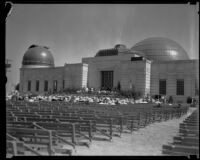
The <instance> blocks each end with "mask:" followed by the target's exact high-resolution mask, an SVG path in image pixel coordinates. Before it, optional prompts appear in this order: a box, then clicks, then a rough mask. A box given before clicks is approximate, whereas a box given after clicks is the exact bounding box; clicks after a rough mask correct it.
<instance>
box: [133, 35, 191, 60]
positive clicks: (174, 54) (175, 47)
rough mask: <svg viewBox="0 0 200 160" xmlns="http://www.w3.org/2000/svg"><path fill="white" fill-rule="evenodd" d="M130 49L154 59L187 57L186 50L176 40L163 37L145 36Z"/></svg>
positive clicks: (181, 58)
mask: <svg viewBox="0 0 200 160" xmlns="http://www.w3.org/2000/svg"><path fill="white" fill-rule="evenodd" d="M131 50H132V51H138V52H139V55H140V56H144V57H146V58H147V59H150V60H154V61H171V60H188V59H189V57H188V54H187V52H186V51H185V50H184V49H183V48H182V47H181V46H180V45H179V44H178V43H177V42H175V41H173V40H171V39H168V38H163V37H153V38H147V39H145V40H143V41H141V42H139V43H136V44H135V45H134V46H133V47H132V48H131Z"/></svg>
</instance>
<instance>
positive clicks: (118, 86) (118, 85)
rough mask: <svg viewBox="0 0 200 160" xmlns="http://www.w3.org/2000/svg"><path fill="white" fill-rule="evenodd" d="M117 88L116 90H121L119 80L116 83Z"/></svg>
mask: <svg viewBox="0 0 200 160" xmlns="http://www.w3.org/2000/svg"><path fill="white" fill-rule="evenodd" d="M117 90H118V91H120V90H121V84H120V82H118V84H117Z"/></svg>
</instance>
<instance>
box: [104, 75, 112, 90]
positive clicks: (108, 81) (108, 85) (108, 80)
mask: <svg viewBox="0 0 200 160" xmlns="http://www.w3.org/2000/svg"><path fill="white" fill-rule="evenodd" d="M112 88H113V71H101V89H104V90H111V89H112Z"/></svg>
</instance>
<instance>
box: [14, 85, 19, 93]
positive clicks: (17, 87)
mask: <svg viewBox="0 0 200 160" xmlns="http://www.w3.org/2000/svg"><path fill="white" fill-rule="evenodd" d="M15 90H17V91H19V83H18V84H17V85H16V86H15Z"/></svg>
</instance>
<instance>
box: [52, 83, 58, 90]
mask: <svg viewBox="0 0 200 160" xmlns="http://www.w3.org/2000/svg"><path fill="white" fill-rule="evenodd" d="M57 86H58V82H57V80H54V81H53V91H54V92H56V91H57Z"/></svg>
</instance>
